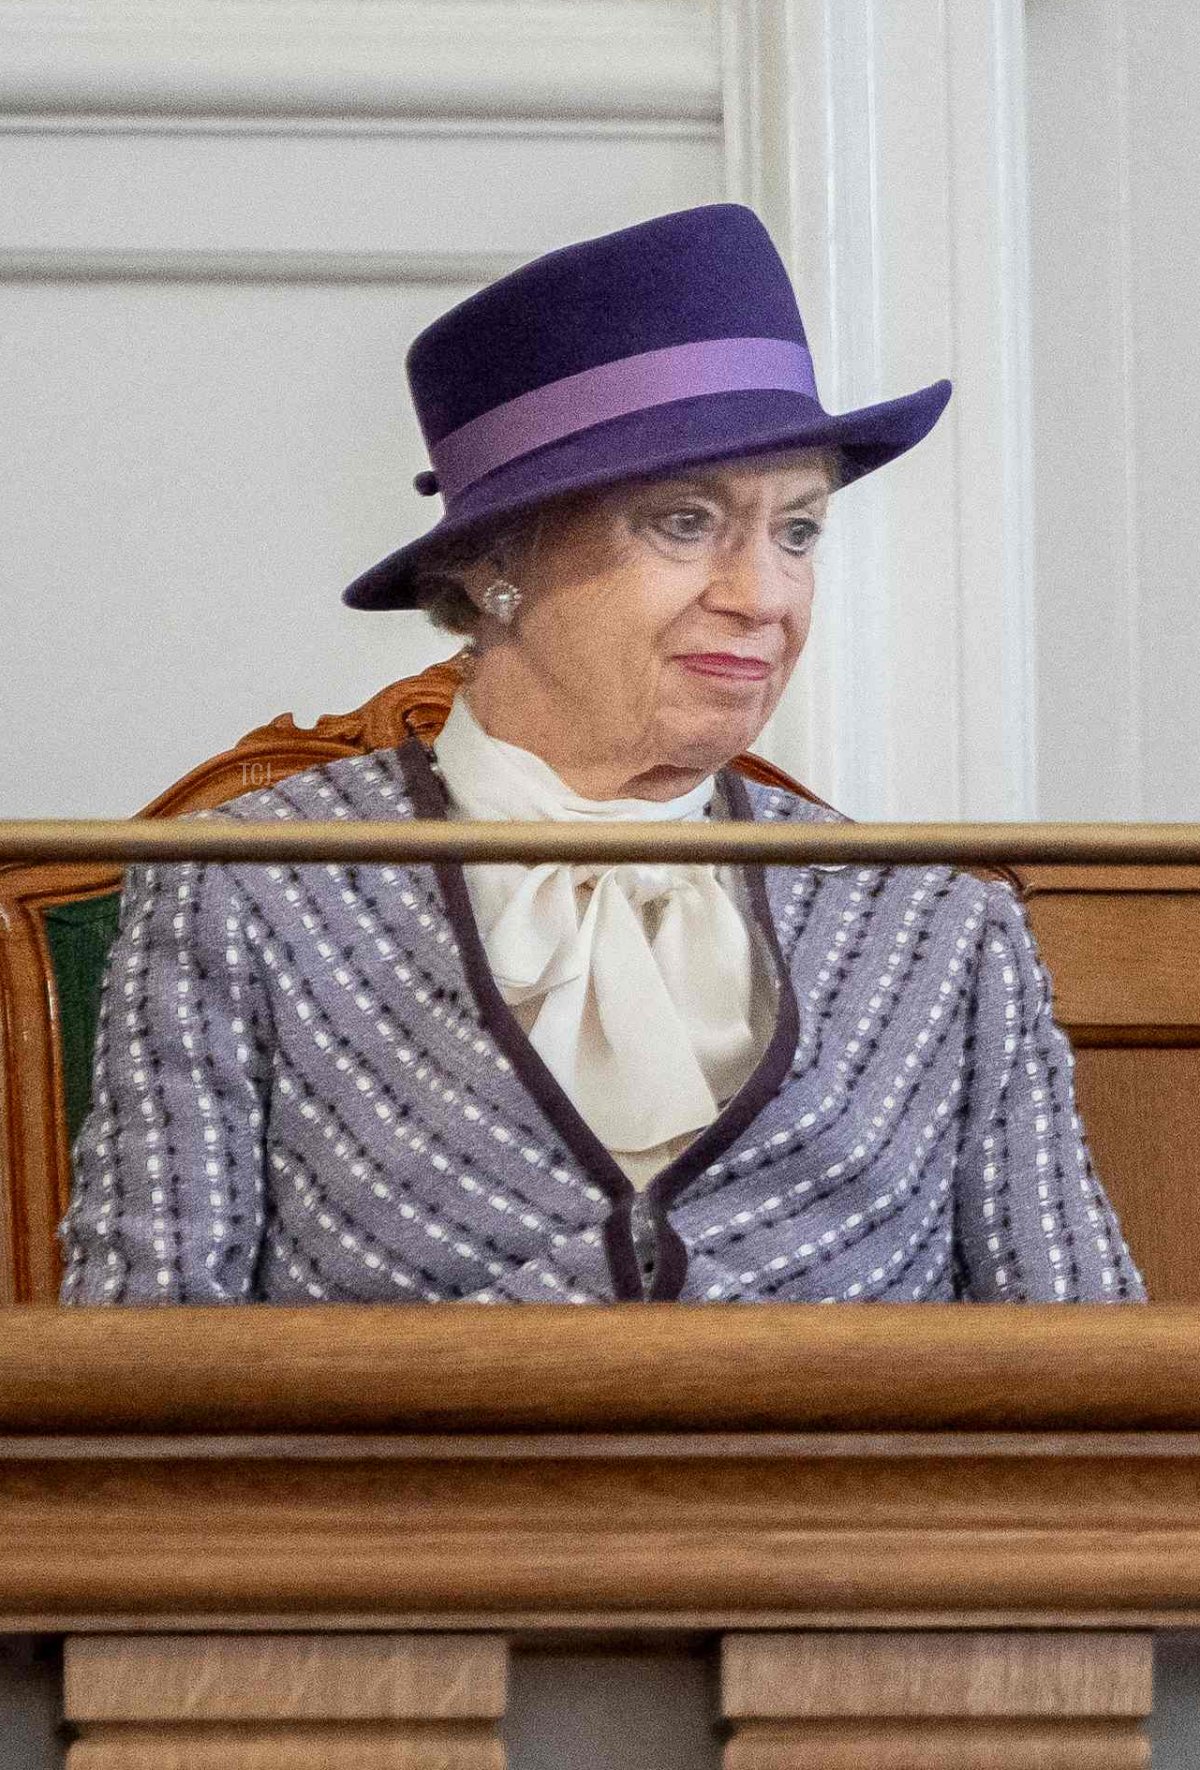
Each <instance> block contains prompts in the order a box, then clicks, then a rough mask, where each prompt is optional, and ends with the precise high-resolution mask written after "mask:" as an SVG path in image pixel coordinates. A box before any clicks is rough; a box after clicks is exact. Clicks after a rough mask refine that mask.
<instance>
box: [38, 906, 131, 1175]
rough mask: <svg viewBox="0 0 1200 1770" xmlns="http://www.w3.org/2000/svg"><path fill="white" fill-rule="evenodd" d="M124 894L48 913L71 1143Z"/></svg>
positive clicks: (80, 1116)
mask: <svg viewBox="0 0 1200 1770" xmlns="http://www.w3.org/2000/svg"><path fill="white" fill-rule="evenodd" d="M120 903H121V893H120V892H119V891H110V892H107V893H106V894H105V895H104V896H103V897H85V898H82V899H80V900H79V902H77V903H60V904H55V905H54V906H53V907H52V908H51V909H48V910H46V911H45V912H44V924H45V930H46V943H47V945H48V946H49V948H50V958H51V962H52V964H53V966H54V982H55V986H56V988H57V990H58V1011H59V1026H60V1029H61V1037H62V1057H63V1079H64V1085H65V1090H66V1104H67V1131H68V1135H69V1138H70V1141H71V1143H72V1144H73V1143H74V1141H75V1136H76V1133H77V1132H78V1130H79V1128H80V1126H81V1125H82V1124H83V1121H84V1119H85V1118H86V1117H87V1111H88V1107H89V1106H90V1105H91V1099H92V1056H93V1050H94V1046H95V1042H96V1024H97V1021H98V1020H99V1017H100V992H101V987H102V985H103V983H104V966H105V961H106V959H107V958H108V950H109V948H110V947H111V945H112V943H113V941H114V940H115V939H116V935H117V920H118V911H119V909H120Z"/></svg>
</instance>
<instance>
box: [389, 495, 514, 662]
mask: <svg viewBox="0 0 1200 1770" xmlns="http://www.w3.org/2000/svg"><path fill="white" fill-rule="evenodd" d="M544 517H545V511H544V509H542V508H540V507H539V508H536V509H533V510H525V511H521V512H519V513H518V514H517V515H516V516H507V517H504V518H503V519H498V520H496V521H494V522H491V523H485V524H481V525H479V526H478V527H476V528H473V529H469V530H468V531H467V532H466V533H465V534H462V535H450V536H449V537H448V538H447V539H446V540H444V541H439V542H435V543H432V544H431V545H430V546H429V547H428V548H427V549H426V550H425V552H424V553H423V554H422V556H421V560H420V562H419V564H418V565H417V568H416V571H415V574H414V580H413V593H414V595H415V598H416V606H417V607H418V608H421V609H424V610H425V613H426V614H427V615H428V616H429V619H430V620H431V621H432V623H433V625H434V626H435V627H440V628H441V629H442V630H443V631H444V632H446V633H462V634H466V635H467V636H468V637H471V636H472V635H473V634H474V633H475V632H476V631H477V630H478V628H479V624H480V622H481V621H482V619H483V612H482V610H481V609H480V608H479V606H478V604H476V603H475V602H474V601H472V599H471V596H470V593H469V592H468V590H467V587H466V585H465V584H464V582H463V580H462V577H461V576H460V573H461V572H462V571H463V570H464V569H470V568H471V567H472V566H476V565H482V564H484V563H485V562H489V563H491V564H493V565H494V566H495V567H496V569H497V575H499V574H501V573H506V572H507V567H508V563H509V561H510V560H511V559H512V558H513V557H514V555H516V554H518V553H520V552H522V551H523V550H524V548H525V547H526V546H527V545H529V546H532V545H533V543H534V542H535V541H536V539H537V536H538V533H539V531H540V529H541V525H542V522H543V520H544Z"/></svg>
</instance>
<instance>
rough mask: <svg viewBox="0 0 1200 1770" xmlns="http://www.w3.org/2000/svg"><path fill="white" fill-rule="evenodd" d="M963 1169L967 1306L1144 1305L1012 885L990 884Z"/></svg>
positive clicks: (958, 1184)
mask: <svg viewBox="0 0 1200 1770" xmlns="http://www.w3.org/2000/svg"><path fill="white" fill-rule="evenodd" d="M988 892H989V902H988V913H987V918H986V922H985V927H984V936H983V943H982V947H981V950H980V956H979V968H978V973H977V978H976V988H975V997H974V1002H973V1004H972V1008H973V1012H972V1019H971V1024H970V1026H969V1029H968V1041H969V1048H968V1051H967V1063H966V1067H965V1071H964V1075H965V1078H966V1087H965V1099H964V1103H963V1112H962V1118H961V1121H960V1141H959V1147H958V1155H957V1161H956V1166H955V1241H956V1248H955V1252H956V1260H957V1266H958V1274H959V1280H960V1294H961V1296H962V1299H963V1300H964V1301H968V1302H983V1303H1002V1302H1014V1303H1016V1302H1028V1303H1092V1302H1105V1303H1123V1302H1145V1301H1147V1297H1146V1288H1145V1284H1144V1282H1143V1280H1142V1275H1141V1273H1140V1272H1139V1271H1138V1268H1137V1266H1136V1265H1135V1263H1134V1259H1133V1256H1132V1254H1131V1253H1130V1250H1129V1248H1128V1247H1127V1246H1126V1243H1125V1240H1124V1237H1123V1236H1122V1233H1121V1226H1120V1223H1119V1222H1118V1220H1117V1216H1116V1212H1115V1211H1114V1209H1113V1207H1112V1205H1111V1204H1110V1203H1109V1200H1108V1198H1107V1197H1106V1195H1105V1192H1104V1188H1103V1187H1102V1185H1101V1183H1100V1180H1099V1178H1098V1177H1097V1175H1096V1171H1095V1169H1094V1167H1093V1165H1092V1159H1091V1152H1090V1150H1089V1149H1088V1145H1087V1141H1086V1137H1085V1134H1084V1129H1083V1124H1082V1122H1081V1120H1080V1117H1079V1113H1078V1110H1077V1108H1076V1103H1075V1083H1074V1069H1075V1056H1074V1052H1073V1051H1072V1049H1071V1044H1070V1040H1069V1039H1068V1037H1067V1035H1066V1033H1065V1032H1064V1031H1063V1030H1062V1028H1061V1027H1060V1026H1059V1025H1058V1023H1057V1022H1056V1020H1055V1019H1054V1013H1053V1007H1052V1001H1051V981H1050V974H1049V972H1048V970H1047V968H1046V966H1045V964H1044V963H1043V961H1042V958H1041V956H1040V953H1039V951H1038V948H1037V945H1036V942H1035V940H1034V936H1033V933H1032V931H1031V929H1030V928H1029V925H1028V923H1027V921H1026V916H1025V909H1024V906H1023V904H1022V902H1021V900H1020V898H1019V897H1018V895H1017V893H1016V891H1015V890H1014V889H1013V887H1012V886H1011V885H1010V884H1009V883H1008V882H1007V881H1006V880H1002V879H1001V880H993V881H991V882H990V883H989V885H988Z"/></svg>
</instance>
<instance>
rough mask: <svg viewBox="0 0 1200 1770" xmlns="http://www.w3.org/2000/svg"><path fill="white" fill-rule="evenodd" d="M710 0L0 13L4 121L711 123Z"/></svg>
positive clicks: (277, 3) (715, 52)
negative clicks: (126, 116)
mask: <svg viewBox="0 0 1200 1770" xmlns="http://www.w3.org/2000/svg"><path fill="white" fill-rule="evenodd" d="M720 102H721V93H720V59H719V26H718V19H717V14H716V11H715V9H714V7H713V5H712V4H710V0H572V3H571V4H570V5H563V4H561V3H558V0H522V4H521V5H520V6H514V5H512V4H511V3H509V0H438V4H437V5H436V6H429V5H426V4H424V3H423V0H352V3H351V0H204V4H203V5H201V6H196V5H192V4H189V3H188V0H5V4H4V6H3V7H0V111H5V112H10V113H25V114H30V113H36V114H53V113H55V112H61V111H70V112H90V113H103V112H123V113H133V114H139V115H145V114H152V113H156V112H158V113H164V114H167V115H170V116H172V117H178V116H181V115H188V114H195V115H221V114H224V115H238V114H246V115H255V116H258V117H260V118H261V117H263V116H266V115H287V116H305V115H319V114H327V115H340V116H350V115H353V116H383V115H388V114H391V113H397V112H404V113H408V114H410V115H412V114H434V115H446V116H458V115H460V114H469V115H480V116H545V117H555V118H564V117H566V118H570V117H576V118H579V117H590V118H598V117H609V118H628V119H635V118H649V117H668V118H678V119H692V120H701V121H710V122H713V123H716V122H718V121H719V118H720Z"/></svg>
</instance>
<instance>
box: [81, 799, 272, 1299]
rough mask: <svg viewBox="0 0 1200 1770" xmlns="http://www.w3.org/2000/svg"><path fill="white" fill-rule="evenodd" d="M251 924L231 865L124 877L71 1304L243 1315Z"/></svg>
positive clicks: (249, 1268)
mask: <svg viewBox="0 0 1200 1770" xmlns="http://www.w3.org/2000/svg"><path fill="white" fill-rule="evenodd" d="M193 815H199V816H205V815H208V814H205V813H199V814H193ZM245 919H246V918H245V909H244V906H243V904H242V902H241V900H240V898H239V896H238V893H237V889H236V887H235V885H234V884H233V882H232V880H231V878H230V876H229V872H228V870H227V869H226V868H225V867H224V866H222V865H219V864H215V863H212V862H208V863H205V862H194V861H185V862H182V863H173V864H162V865H160V864H156V863H151V864H143V865H138V866H132V867H130V868H128V869H127V871H126V874H125V880H124V884H123V888H122V893H121V905H120V920H119V925H118V931H117V936H116V939H115V941H114V943H113V945H112V947H111V948H110V950H109V954H108V958H107V961H106V967H105V974H104V980H103V989H102V995H101V1005H100V1018H99V1023H98V1026H97V1032H96V1043H95V1047H94V1053H93V1069H92V1105H91V1109H90V1111H89V1113H88V1115H87V1117H86V1119H85V1120H84V1123H83V1125H82V1126H81V1128H80V1130H79V1132H78V1135H77V1136H76V1139H75V1142H74V1145H73V1148H72V1161H73V1165H74V1184H73V1189H72V1196H71V1203H70V1207H69V1209H68V1211H67V1215H66V1217H65V1219H64V1221H63V1223H62V1225H61V1227H60V1229H59V1236H60V1239H61V1242H62V1246H63V1253H64V1261H65V1273H64V1278H63V1285H62V1292H61V1300H62V1301H63V1302H64V1303H237V1302H245V1301H248V1300H249V1299H250V1296H251V1289H252V1285H253V1281H254V1272H255V1266H256V1262H257V1258H258V1252H259V1246H260V1243H261V1239H262V1233H263V1196H264V1186H263V1139H264V1134H265V1121H266V1112H267V1089H268V1085H269V1073H270V1056H271V1044H272V1038H271V1020H270V1009H269V1005H268V1002H267V1000H266V996H265V992H264V990H263V987H262V984H261V981H260V979H259V977H258V974H257V969H256V954H255V953H254V951H253V949H252V948H251V947H249V946H248V944H247V941H246V936H245Z"/></svg>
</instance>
